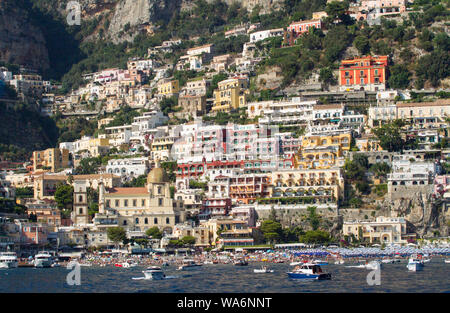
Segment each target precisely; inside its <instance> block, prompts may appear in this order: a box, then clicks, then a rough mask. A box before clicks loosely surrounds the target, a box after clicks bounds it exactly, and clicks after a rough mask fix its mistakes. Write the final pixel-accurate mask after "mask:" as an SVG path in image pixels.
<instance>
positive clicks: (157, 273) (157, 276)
mask: <svg viewBox="0 0 450 313" xmlns="http://www.w3.org/2000/svg"><path fill="white" fill-rule="evenodd" d="M142 273H144V276H145V279H151V280H162V279H164V278H165V277H166V275H165V274H164V272H163V271H162V269H161V268H160V267H158V266H151V267H149V268H147V269H146V270H145V271H142Z"/></svg>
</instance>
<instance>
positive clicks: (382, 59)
mask: <svg viewBox="0 0 450 313" xmlns="http://www.w3.org/2000/svg"><path fill="white" fill-rule="evenodd" d="M387 70H388V56H387V55H384V56H366V57H362V58H353V59H349V60H343V61H342V62H341V65H340V67H339V86H340V87H339V89H340V91H354V90H366V91H378V90H385V89H386V80H387Z"/></svg>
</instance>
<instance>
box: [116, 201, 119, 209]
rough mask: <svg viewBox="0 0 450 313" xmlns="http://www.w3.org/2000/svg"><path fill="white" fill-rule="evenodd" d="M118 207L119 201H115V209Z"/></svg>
mask: <svg viewBox="0 0 450 313" xmlns="http://www.w3.org/2000/svg"><path fill="white" fill-rule="evenodd" d="M117 207H119V200H116V208H117Z"/></svg>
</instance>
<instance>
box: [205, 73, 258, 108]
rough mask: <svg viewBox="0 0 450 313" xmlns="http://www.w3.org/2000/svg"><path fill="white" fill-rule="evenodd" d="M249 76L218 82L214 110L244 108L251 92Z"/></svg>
mask: <svg viewBox="0 0 450 313" xmlns="http://www.w3.org/2000/svg"><path fill="white" fill-rule="evenodd" d="M248 88H249V81H248V78H247V77H233V78H230V79H227V80H224V81H221V82H219V83H218V89H217V90H215V91H214V105H213V107H212V109H211V110H212V111H213V112H227V113H229V112H231V111H234V110H238V109H239V108H243V107H245V106H246V104H247V96H248V94H249V89H248Z"/></svg>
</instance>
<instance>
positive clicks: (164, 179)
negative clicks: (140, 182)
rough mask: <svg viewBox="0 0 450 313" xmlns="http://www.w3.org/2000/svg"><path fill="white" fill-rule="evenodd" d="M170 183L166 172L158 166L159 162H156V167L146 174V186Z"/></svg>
mask: <svg viewBox="0 0 450 313" xmlns="http://www.w3.org/2000/svg"><path fill="white" fill-rule="evenodd" d="M163 183H170V179H169V176H167V173H166V171H164V169H162V168H161V167H160V166H159V162H156V167H155V168H154V169H152V170H151V171H150V173H148V176H147V184H163Z"/></svg>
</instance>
